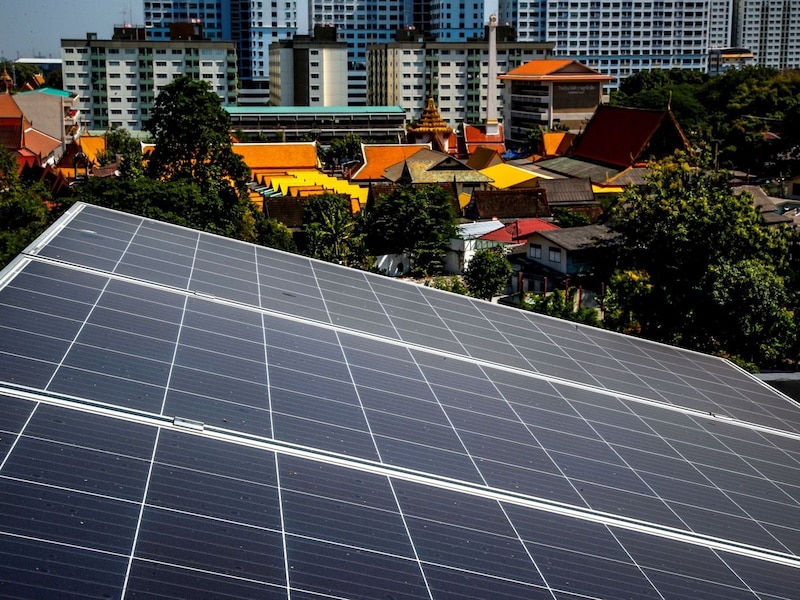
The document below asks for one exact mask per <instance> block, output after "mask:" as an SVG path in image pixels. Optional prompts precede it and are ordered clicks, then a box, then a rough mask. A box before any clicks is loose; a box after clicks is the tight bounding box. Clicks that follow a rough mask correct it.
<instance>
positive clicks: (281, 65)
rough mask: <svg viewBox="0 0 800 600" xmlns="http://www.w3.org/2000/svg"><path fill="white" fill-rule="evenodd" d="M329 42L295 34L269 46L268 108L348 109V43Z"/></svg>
mask: <svg viewBox="0 0 800 600" xmlns="http://www.w3.org/2000/svg"><path fill="white" fill-rule="evenodd" d="M326 30H330V31H331V33H332V39H327V40H326V39H321V38H322V36H320V35H317V36H316V38H311V37H310V36H300V35H297V36H295V37H294V39H292V40H286V41H283V42H275V43H273V44H271V45H270V47H269V99H270V105H271V106H317V107H319V106H347V99H348V85H347V84H348V80H347V44H346V43H344V42H338V41H336V30H335V28H333V27H322V28H320V27H318V28H316V31H317V32H324V31H326Z"/></svg>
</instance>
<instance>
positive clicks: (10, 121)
mask: <svg viewBox="0 0 800 600" xmlns="http://www.w3.org/2000/svg"><path fill="white" fill-rule="evenodd" d="M23 131H24V130H23V122H22V119H21V118H20V117H0V147H3V148H5V149H6V150H12V151H13V150H18V149H19V148H20V147H21V146H22V132H23Z"/></svg>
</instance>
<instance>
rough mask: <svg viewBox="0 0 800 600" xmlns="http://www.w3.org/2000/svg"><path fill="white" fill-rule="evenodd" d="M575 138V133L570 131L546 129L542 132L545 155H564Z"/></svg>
mask: <svg viewBox="0 0 800 600" xmlns="http://www.w3.org/2000/svg"><path fill="white" fill-rule="evenodd" d="M574 139H575V134H574V133H569V132H568V131H545V132H544V133H543V134H542V146H543V147H544V154H545V156H564V155H565V154H566V153H567V151H568V150H569V148H570V145H571V144H572V141H573V140H574Z"/></svg>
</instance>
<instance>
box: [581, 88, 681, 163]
mask: <svg viewBox="0 0 800 600" xmlns="http://www.w3.org/2000/svg"><path fill="white" fill-rule="evenodd" d="M663 125H667V126H669V127H673V128H674V134H675V137H676V139H677V138H680V139H682V140H683V142H684V144H686V138H685V136H684V135H683V132H682V131H681V130H680V127H679V126H678V124H677V122H675V121H674V119H673V118H672V116H671V113H670V112H669V111H666V110H647V109H641V108H625V107H621V106H608V105H605V104H601V105H600V106H598V107H597V110H596V111H595V113H594V116H593V117H592V119H591V121H589V124H588V125H587V126H586V130H585V131H584V132H583V134H582V135H581V136H580V137H579V138H578V141H577V144H576V145H575V147H574V149H573V151H572V156H574V157H578V158H583V159H586V160H588V161H595V162H601V163H605V164H609V165H617V166H620V167H622V168H627V167H630V166H632V165H634V164H635V163H637V162H639V161H640V160H642V159H646V158H647V157H646V156H643V154H644V153H645V150H646V149H647V148H648V145H649V144H650V142H651V140H652V139H653V136H654V135H655V134H656V132H657V131H658V130H659V128H661V127H662V126H663ZM675 149H676V148H673V150H675Z"/></svg>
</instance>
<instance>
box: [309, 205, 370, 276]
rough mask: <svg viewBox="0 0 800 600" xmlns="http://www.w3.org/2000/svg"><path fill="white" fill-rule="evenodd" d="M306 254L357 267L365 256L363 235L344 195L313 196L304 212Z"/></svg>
mask: <svg viewBox="0 0 800 600" xmlns="http://www.w3.org/2000/svg"><path fill="white" fill-rule="evenodd" d="M303 223H304V224H305V233H306V254H308V255H309V256H311V257H312V258H319V259H321V260H325V261H328V262H336V263H339V264H343V265H350V266H354V265H357V264H359V263H360V258H361V256H362V254H363V250H362V248H363V235H362V234H361V233H360V231H359V228H358V226H357V222H356V219H355V218H354V217H353V213H352V210H351V209H350V198H349V197H348V196H346V195H343V194H330V193H327V194H320V195H319V196H312V197H311V198H310V199H309V200H308V201H307V202H306V205H305V208H304V210H303Z"/></svg>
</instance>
